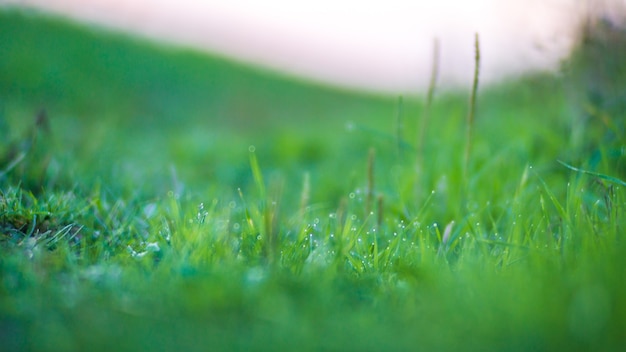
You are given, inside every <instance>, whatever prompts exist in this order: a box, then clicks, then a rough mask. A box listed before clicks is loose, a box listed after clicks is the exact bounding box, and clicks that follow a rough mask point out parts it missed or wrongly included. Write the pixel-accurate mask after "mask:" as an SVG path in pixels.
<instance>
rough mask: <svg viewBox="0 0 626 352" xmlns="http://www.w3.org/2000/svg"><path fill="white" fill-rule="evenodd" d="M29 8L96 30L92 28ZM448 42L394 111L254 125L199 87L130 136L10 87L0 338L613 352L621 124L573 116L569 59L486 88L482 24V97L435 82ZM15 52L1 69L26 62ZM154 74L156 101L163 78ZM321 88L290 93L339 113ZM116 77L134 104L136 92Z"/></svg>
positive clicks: (618, 312) (621, 287) (618, 320)
mask: <svg viewBox="0 0 626 352" xmlns="http://www.w3.org/2000/svg"><path fill="white" fill-rule="evenodd" d="M2 16H5V17H6V18H9V19H10V18H11V16H10V15H7V14H3V15H2ZM13 16H16V14H15V13H13ZM11 21H15V22H13V23H19V21H18V20H15V19H11ZM33 21H35V22H34V23H35V24H33V26H34V27H35V28H48V27H46V26H50V27H49V28H51V30H53V29H54V28H57V27H59V26H61V27H62V28H63V30H62V31H60V32H58V33H57V37H55V38H56V40H57V41H59V42H61V43H64V42H65V41H68V42H69V41H70V39H71V42H72V43H73V44H69V43H68V45H78V44H77V43H83V42H81V41H80V40H78V41H76V39H77V38H78V39H80V38H82V37H81V36H80V35H79V34H77V33H79V32H80V31H83V29H76V28H74V27H71V26H67V27H64V26H63V25H61V24H59V23H58V22H53V23H52V24H48V25H46V23H47V22H46V21H47V20H45V19H41V18H36V19H34V20H33ZM20 25H21V26H25V27H24V28H30V27H28V25H27V24H24V23H22V24H20ZM57 30H58V28H57ZM73 31H76V33H74V32H73ZM27 32H28V31H27V30H26V29H24V30H23V33H22V34H24V33H27ZM68 33H70V34H68ZM24 35H25V34H24ZM107 38H108V37H107ZM81 40H83V41H84V43H91V44H90V45H91V46H97V45H96V44H97V43H100V42H98V41H97V40H98V37H97V36H96V37H89V40H87V41H85V40H84V38H83V39H81ZM109 40H111V39H110V38H109ZM116 40H117V41H116ZM92 41H95V42H93V43H92ZM107 43H108V42H107ZM116 43H117V44H116ZM444 44H445V43H444ZM102 45H105V44H102ZM106 45H110V46H111V47H112V48H115V47H117V46H116V45H118V46H119V47H121V48H125V47H127V46H131V45H129V44H128V43H127V42H126V41H124V40H121V39H119V38H118V39H115V40H113V44H111V43H108V44H106ZM133 45H134V46H131V47H132V51H133V53H132V55H135V56H136V57H142V58H143V57H150V56H154V60H156V61H159V60H165V59H162V57H161V56H162V55H166V54H163V52H161V51H155V50H154V48H152V47H149V46H148V47H144V46H141V44H139V43H135V44H133ZM438 45H439V44H435V55H434V57H435V59H434V66H433V77H432V79H431V82H433V83H432V84H431V88H430V90H429V91H430V92H431V93H429V95H428V97H427V102H426V103H425V104H423V105H422V104H421V102H419V101H418V100H416V99H411V98H406V99H402V100H401V101H400V103H398V108H397V110H398V111H397V116H396V118H395V120H394V119H393V118H388V117H389V116H391V117H393V114H392V112H393V106H394V105H395V104H396V103H395V101H394V99H388V98H380V97H366V98H363V97H356V98H354V97H352V98H346V99H348V100H349V101H352V102H362V103H358V104H357V103H352V104H348V105H347V107H345V108H344V109H341V110H340V114H338V115H333V116H335V117H337V119H339V120H338V121H337V122H333V123H330V122H329V121H328V120H326V119H322V120H321V121H318V122H316V121H315V120H314V119H310V120H300V121H299V122H298V123H293V121H288V120H287V118H286V117H284V116H283V117H281V119H278V120H276V121H273V120H272V121H273V122H272V121H265V122H258V121H257V123H259V124H261V125H263V124H266V125H265V126H269V127H270V128H267V129H261V130H259V131H258V132H256V133H253V132H251V131H247V132H246V134H245V135H244V136H242V135H241V132H240V131H239V130H238V128H237V126H230V127H228V128H223V129H220V131H219V133H216V132H215V131H212V129H213V128H214V126H215V124H213V122H214V120H211V118H213V117H207V116H205V115H203V114H202V113H201V112H200V111H195V110H194V106H193V104H191V105H185V101H186V100H185V99H187V98H185V99H182V98H180V99H178V98H177V99H176V102H177V103H178V104H180V105H181V107H180V110H181V111H183V112H185V114H186V115H185V116H181V117H179V119H180V120H181V121H183V120H184V122H180V125H181V126H178V127H176V126H175V125H173V124H172V118H171V117H168V116H169V115H168V114H169V113H170V111H172V110H173V109H172V108H167V109H165V110H164V112H163V111H162V112H160V113H159V112H154V115H153V116H152V115H151V116H152V120H151V121H152V125H151V127H150V128H147V127H146V125H142V123H141V122H137V123H136V125H135V126H134V127H137V126H140V127H141V128H136V129H134V130H132V131H131V132H130V133H129V132H125V128H127V127H129V126H133V124H130V125H129V124H123V123H121V122H120V120H119V119H118V118H115V117H112V116H111V113H110V111H104V112H101V111H92V112H91V113H90V115H88V116H87V117H86V118H85V119H87V120H81V119H80V118H78V117H77V116H84V115H82V114H84V105H83V104H82V103H81V104H80V105H81V106H79V107H76V109H73V107H72V105H71V104H70V103H68V102H64V103H63V104H62V105H63V106H62V107H58V106H57V107H52V108H51V109H50V111H49V112H48V113H47V114H44V113H41V114H38V115H36V117H35V118H34V119H33V118H32V116H31V113H30V112H29V111H28V109H29V107H30V106H31V105H32V104H34V103H33V102H32V101H31V100H29V99H31V98H29V96H28V94H26V95H20V94H18V93H15V90H14V88H10V89H9V88H2V89H3V90H2V92H1V93H2V94H3V96H4V97H6V99H7V100H10V99H14V101H9V102H7V103H6V105H5V107H4V111H2V112H0V126H7V127H6V129H3V133H5V135H3V136H2V137H3V138H6V139H5V140H6V141H10V143H9V142H7V143H3V144H2V145H1V146H0V147H2V149H1V150H0V153H1V154H0V172H2V173H1V174H0V187H1V188H0V254H1V256H0V341H2V347H1V348H2V349H6V350H84V349H102V350H105V349H112V348H115V349H118V350H119V349H122V350H137V349H155V350H173V349H182V348H184V349H187V350H207V349H209V350H244V349H245V350H294V349H299V350H345V349H350V350H433V349H435V350H458V349H465V350H468V349H469V350H520V351H523V350H555V349H576V350H585V349H589V350H619V348H620V347H621V346H623V345H624V344H625V343H626V341H625V340H624V337H623V331H624V326H625V325H626V305H624V303H623V302H622V299H621V297H624V295H626V272H625V271H624V267H625V264H626V263H625V259H624V258H625V256H624V254H625V253H626V247H625V244H624V241H623V238H621V237H622V231H623V229H624V225H625V219H624V214H625V212H624V206H625V205H626V190H625V187H624V181H623V180H624V175H623V154H622V155H620V156H619V157H616V156H615V155H614V152H615V145H620V143H621V144H622V145H623V142H624V141H623V139H622V140H619V139H616V138H617V137H614V136H619V135H618V134H615V133H614V132H611V131H608V132H606V130H605V132H604V133H597V134H591V135H589V136H586V138H588V139H586V140H585V143H579V140H578V139H577V138H580V137H579V136H575V135H574V134H573V133H572V130H573V129H574V128H575V127H573V124H574V123H592V122H591V121H589V120H584V121H583V122H580V121H576V122H572V119H571V116H569V115H568V112H569V111H571V110H572V109H571V105H572V102H571V101H569V100H568V99H567V95H566V91H567V90H566V89H564V85H566V83H564V81H563V80H561V79H560V78H557V77H551V76H537V77H529V78H526V79H523V80H520V81H518V82H513V83H507V84H503V85H501V86H498V87H495V88H491V89H489V88H486V89H484V90H483V91H482V92H481V94H480V95H479V94H478V91H477V82H478V67H479V64H480V59H479V55H478V53H479V50H478V45H479V43H478V38H476V48H477V58H476V67H477V70H476V77H475V80H474V82H473V89H472V91H471V99H470V101H471V103H470V104H469V107H468V104H467V103H466V100H467V99H466V94H456V93H452V94H443V95H441V96H438V97H436V99H435V97H434V92H435V90H436V76H437V60H438V59H437V57H438V54H437V52H438V50H439V49H438ZM59 48H62V46H60V47H59ZM55 50H58V48H55ZM144 51H145V53H143V52H144ZM129 55H130V54H129ZM61 57H63V55H61ZM5 59H6V57H5ZM167 60H171V63H172V65H174V64H176V62H178V61H176V60H183V59H181V58H177V57H176V56H175V57H174V58H172V57H168V59H167ZM185 60H186V59H185ZM51 61H52V62H50V63H49V65H50V66H51V67H54V65H55V62H54V60H52V59H51ZM183 61H184V60H183ZM138 62H139V63H141V62H143V60H139V61H138ZM138 62H135V61H132V60H130V61H129V62H128V63H126V64H125V65H127V66H126V67H123V68H118V70H120V72H122V71H124V72H126V71H128V72H130V71H133V68H134V67H135V66H133V65H137V64H138ZM164 62H165V61H164ZM167 62H170V61H167ZM184 62H185V63H187V64H189V63H188V62H187V61H184ZM189 65H191V64H189ZM194 65H195V64H194ZM156 66H159V67H161V66H163V67H165V66H168V65H164V64H156ZM163 67H162V69H163V70H164V73H163V74H164V76H165V77H169V74H170V73H171V72H172V71H168V70H166V69H165V68H163ZM230 69H232V68H230V67H229V68H228V70H230ZM14 72H17V73H14V74H15V75H16V76H14V77H4V76H3V77H4V78H2V79H12V80H14V81H15V82H19V79H20V75H23V72H22V71H19V70H17V71H14ZM20 72H22V73H20ZM77 72H81V71H80V70H78V71H77ZM155 72H156V71H155ZM178 73H181V72H178ZM4 74H5V75H6V73H4ZM181 74H182V73H181ZM242 75H243V74H242ZM235 76H237V75H235ZM244 76H245V75H244ZM137 77H140V73H136V76H132V77H131V78H129V79H130V80H132V86H133V87H134V88H136V90H137V92H135V93H133V94H138V96H139V98H137V101H142V100H141V99H142V98H143V97H145V95H144V94H148V93H149V94H152V93H154V92H148V93H146V92H144V91H142V89H143V88H142V84H141V82H142V80H141V79H139V78H137ZM146 77H152V76H151V75H148V76H146ZM185 77H187V76H184V77H181V78H180V79H181V80H184V78H185ZM209 77H212V76H211V75H209ZM246 77H248V76H246ZM249 77H252V78H249V79H250V80H251V81H252V83H249V82H248V83H245V84H244V86H243V88H242V95H243V96H244V98H247V97H249V95H246V94H248V93H249V91H248V90H246V88H248V89H250V87H255V86H263V84H270V85H271V87H272V89H276V90H277V91H290V90H291V89H290V88H289V85H288V84H286V83H276V82H275V81H271V82H270V81H265V78H263V77H259V76H257V75H251V76H249ZM44 79H45V76H44ZM64 79H68V82H73V83H75V84H79V83H80V82H81V81H71V80H69V78H67V77H64ZM116 79H121V80H122V81H120V82H116V84H117V83H120V84H121V86H123V83H124V81H123V77H122V78H120V77H117V76H116ZM190 80H192V81H193V82H195V83H193V84H194V85H201V83H198V82H196V81H195V80H193V78H191V77H190ZM268 82H270V83H268ZM5 83H6V82H5ZM283 85H285V86H283ZM2 87H4V86H2ZM229 87H230V89H233V90H235V91H236V89H237V87H234V86H229ZM285 87H287V88H285ZM94 89H97V88H94ZM316 89H321V88H315V89H314V88H302V87H300V88H297V89H296V88H294V89H293V90H294V91H296V92H300V93H294V94H295V98H294V99H296V100H297V101H300V102H302V101H306V100H307V97H308V96H309V94H314V95H315V96H316V97H318V98H316V99H318V100H317V101H318V103H319V104H320V105H321V106H322V107H319V106H318V107H317V109H319V111H322V112H323V111H328V113H329V114H336V113H337V111H338V110H336V107H337V105H336V103H335V102H334V100H333V99H328V98H320V97H325V96H328V95H332V94H331V93H328V92H326V91H324V92H317V93H315V92H316ZM111 94H112V95H111V97H110V99H112V100H113V101H114V100H115V99H120V100H123V101H124V103H123V104H122V105H123V106H124V107H123V108H121V109H122V110H120V114H126V113H128V110H126V105H127V104H128V102H129V101H133V95H132V94H131V93H129V94H128V96H125V97H115V94H118V95H119V94H120V93H115V92H114V93H111ZM149 94H148V95H149ZM337 94H340V93H337ZM341 94H344V93H341ZM35 95H36V97H35V98H32V99H33V100H34V99H40V98H41V97H42V96H45V94H43V93H42V92H38V93H37V94H35ZM300 95H301V96H300ZM253 96H254V94H253ZM107 99H109V98H107ZM189 99H191V98H189ZM350 99H351V100H350ZM272 102H273V103H274V104H279V103H278V100H277V101H272ZM243 103H245V99H244V100H242V104H243ZM381 106H382V108H381ZM202 108H203V109H204V108H207V109H209V111H217V110H219V109H217V108H216V107H215V106H204V105H203V106H202ZM366 108H368V109H366ZM369 108H371V112H369V113H368V114H367V116H365V117H363V116H362V114H363V113H364V111H370V109H369ZM111 109H112V110H113V111H114V110H115V109H114V108H111ZM281 109H282V107H281V106H277V107H276V110H275V111H279V112H280V113H281V114H283V113H285V111H290V110H289V109H287V110H281ZM467 111H469V112H467ZM229 112H230V110H226V114H228V113H229ZM234 113H237V112H234ZM304 113H305V112H303V114H304ZM159 114H163V115H159ZM268 114H269V115H272V112H269V113H268ZM607 114H609V113H608V112H607ZM611 114H615V113H614V112H611ZM344 115H345V116H344ZM307 116H313V115H307ZM468 116H469V117H468ZM606 116H610V119H611V120H614V121H616V122H617V121H620V120H619V119H620V118H622V117H621V116H617V115H606ZM248 117H249V118H253V117H255V116H252V115H251V116H248ZM464 117H466V118H464ZM89 119H91V120H89ZM283 119H284V120H283ZM426 119H427V120H426ZM270 120H271V119H270ZM391 120H394V121H395V124H394V123H391V122H390V121H391ZM297 124H301V125H305V126H304V128H301V129H297V128H296V127H294V129H292V130H285V129H281V128H280V126H281V125H287V126H295V125H297ZM344 125H347V126H348V127H347V128H344V127H343V126H344ZM617 125H618V124H617V123H616V124H612V125H611V126H617ZM329 126H335V127H336V128H335V129H330V128H329ZM337 126H339V127H337ZM418 126H422V128H423V129H421V130H420V129H419V128H418ZM606 126H609V125H606ZM426 128H427V130H424V129H426ZM192 130H193V131H195V132H192ZM307 130H308V131H309V133H311V134H310V135H307V134H306V132H305V131H307ZM5 131H7V132H5ZM21 131H26V132H24V133H22V132H21ZM67 131H70V132H67ZM76 132H78V133H80V134H86V137H80V136H79V137H76V136H73V135H70V134H71V133H76ZM605 133H607V134H609V135H610V136H609V137H606V135H605ZM34 136H36V137H34ZM311 136H313V137H311ZM407 136H417V138H416V139H415V142H411V140H414V138H413V137H407ZM409 138H410V139H409ZM606 138H610V143H609V144H603V143H604V142H603V141H605V139H606ZM302 140H304V141H305V142H302ZM593 143H597V144H598V147H597V148H594V149H589V147H588V146H589V145H592V144H593ZM124 146H125V147H124ZM558 160H562V162H561V163H559V161H558Z"/></svg>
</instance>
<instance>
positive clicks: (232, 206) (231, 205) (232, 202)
mask: <svg viewBox="0 0 626 352" xmlns="http://www.w3.org/2000/svg"><path fill="white" fill-rule="evenodd" d="M228 207H229V208H231V209H235V208H236V207H237V203H235V201H234V200H233V201H231V202H230V203H228Z"/></svg>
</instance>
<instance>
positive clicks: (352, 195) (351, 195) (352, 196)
mask: <svg viewBox="0 0 626 352" xmlns="http://www.w3.org/2000/svg"><path fill="white" fill-rule="evenodd" d="M348 197H350V199H354V197H356V194H354V192H350V194H349V195H348Z"/></svg>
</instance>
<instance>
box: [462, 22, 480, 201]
mask: <svg viewBox="0 0 626 352" xmlns="http://www.w3.org/2000/svg"><path fill="white" fill-rule="evenodd" d="M474 52H475V56H474V80H473V82H472V94H471V96H470V103H469V112H468V113H467V120H466V124H465V154H464V157H463V180H464V182H465V188H466V191H467V188H468V187H469V179H468V177H469V161H470V154H471V152H472V134H473V129H474V121H475V119H476V95H477V92H478V78H479V76H480V40H479V38H478V33H476V35H475V39H474Z"/></svg>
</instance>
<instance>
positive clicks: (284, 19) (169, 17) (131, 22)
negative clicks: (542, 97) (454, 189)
mask: <svg viewBox="0 0 626 352" xmlns="http://www.w3.org/2000/svg"><path fill="white" fill-rule="evenodd" d="M586 1H587V0H466V1H464V0H458V1H457V0H427V1H420V0H413V1H410V0H379V1H368V0H361V1H359V0H334V1H333V0H316V1H311V0H300V1H298V0H291V1H289V0H257V1H253V0H0V4H1V3H5V4H7V3H17V4H22V5H29V6H36V7H39V8H43V9H47V10H50V11H53V12H57V13H62V14H65V15H67V16H70V17H73V18H77V19H81V20H87V21H94V22H97V23H99V24H104V25H106V26H111V27H113V28H118V29H122V30H130V31H133V32H136V33H140V34H142V35H145V36H148V37H151V38H157V39H160V40H166V41H170V42H176V43H181V44H183V45H188V46H193V47H196V48H200V49H203V50H208V51H212V52H218V53H221V54H222V55H226V56H229V57H233V58H236V59H238V60H240V61H244V62H250V63H255V64H260V65H262V66H265V67H267V68H271V69H276V70H280V71H283V72H287V73H290V74H295V75H299V76H304V77H308V78H311V79H314V80H317V81H321V82H327V83H332V84H339V85H342V86H346V87H353V88H354V87H356V88H360V89H366V90H374V91H385V92H393V93H405V92H407V91H414V90H416V89H417V90H423V89H424V87H425V86H426V85H427V83H428V76H429V72H430V65H431V57H432V42H433V38H435V37H437V38H439V41H440V45H441V64H440V77H441V81H442V83H443V84H447V85H448V86H451V85H452V86H462V87H463V86H469V84H470V81H471V75H472V73H473V44H474V43H473V41H474V33H476V32H478V33H479V35H480V39H481V47H482V53H481V54H482V58H483V60H482V63H481V66H482V75H481V81H483V82H492V81H494V80H497V79H499V78H500V77H502V75H506V76H509V75H512V74H513V75H514V74H519V73H521V72H526V71H527V70H536V69H551V68H554V67H556V66H557V65H558V61H559V59H560V58H562V57H564V56H565V55H566V53H567V50H568V49H569V46H570V44H571V39H572V35H571V32H572V30H573V25H572V20H575V19H577V18H580V15H581V13H582V9H583V8H584V7H585V5H586V4H587V2H586ZM619 1H623V0H619Z"/></svg>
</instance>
